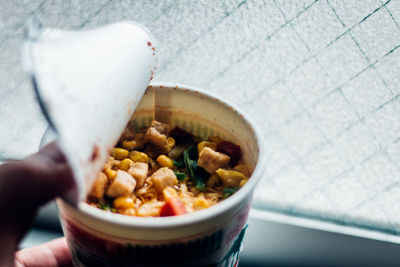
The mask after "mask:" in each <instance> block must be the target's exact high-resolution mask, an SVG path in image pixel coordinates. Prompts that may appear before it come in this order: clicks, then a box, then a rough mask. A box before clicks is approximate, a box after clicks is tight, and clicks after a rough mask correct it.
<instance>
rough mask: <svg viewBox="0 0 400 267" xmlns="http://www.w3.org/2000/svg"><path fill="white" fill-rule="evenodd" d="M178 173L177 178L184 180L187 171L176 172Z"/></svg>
mask: <svg viewBox="0 0 400 267" xmlns="http://www.w3.org/2000/svg"><path fill="white" fill-rule="evenodd" d="M174 173H175V175H176V178H178V180H179V181H183V180H185V178H186V173H183V172H174Z"/></svg>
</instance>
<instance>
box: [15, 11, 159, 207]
mask: <svg viewBox="0 0 400 267" xmlns="http://www.w3.org/2000/svg"><path fill="white" fill-rule="evenodd" d="M22 59H23V64H24V66H25V68H26V70H27V71H28V73H29V74H30V75H31V78H32V83H33V87H34V90H35V92H36V94H37V97H38V100H39V103H40V106H41V109H42V111H43V113H44V115H45V116H46V118H47V120H48V122H49V124H50V127H51V128H52V129H53V130H54V132H55V133H56V136H57V137H56V140H57V142H58V144H59V146H60V148H61V149H62V151H63V152H64V154H65V156H66V159H67V161H68V163H69V164H70V166H71V169H72V172H73V175H74V179H75V182H76V185H77V186H76V188H75V189H73V190H71V191H69V192H67V193H66V194H65V195H64V196H63V198H64V199H65V200H66V201H68V202H69V203H71V204H77V203H78V202H79V201H82V200H84V199H85V198H86V195H87V193H88V190H90V189H91V187H92V185H93V183H94V181H95V178H96V175H97V173H98V172H99V171H100V170H101V169H102V166H103V164H104V163H105V161H106V160H107V158H108V156H109V153H110V151H111V149H112V148H113V147H114V145H115V144H116V143H117V142H118V139H119V137H120V135H121V133H122V131H123V130H124V128H125V127H126V125H127V123H128V121H129V119H130V117H131V116H132V114H133V112H134V110H135V108H136V105H137V103H138V102H139V101H140V99H141V97H142V95H143V93H144V91H145V89H146V87H147V86H148V84H149V82H150V80H151V78H152V76H153V72H154V70H155V69H156V64H157V50H156V48H155V41H154V39H153V37H152V36H151V34H150V33H149V31H148V30H147V29H145V28H144V27H143V26H141V25H139V24H136V23H134V22H130V21H127V22H119V23H115V24H111V25H107V26H104V27H100V28H97V29H93V30H87V31H64V30H58V29H45V28H43V27H42V26H41V25H40V23H38V22H37V21H36V20H34V19H32V20H30V21H29V22H28V23H27V30H26V34H25V42H24V47H23V53H22ZM55 179H56V177H55Z"/></svg>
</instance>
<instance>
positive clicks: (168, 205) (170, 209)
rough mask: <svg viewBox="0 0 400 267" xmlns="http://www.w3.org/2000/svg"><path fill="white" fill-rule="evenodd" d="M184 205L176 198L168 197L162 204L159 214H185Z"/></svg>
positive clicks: (164, 215) (162, 215)
mask: <svg viewBox="0 0 400 267" xmlns="http://www.w3.org/2000/svg"><path fill="white" fill-rule="evenodd" d="M186 213H187V211H186V208H185V205H183V203H182V201H180V200H179V199H177V198H174V197H173V198H170V199H168V200H167V202H165V204H164V206H162V207H161V210H160V216H161V217H166V216H176V215H182V214H186Z"/></svg>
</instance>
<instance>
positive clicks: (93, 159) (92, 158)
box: [90, 145, 100, 162]
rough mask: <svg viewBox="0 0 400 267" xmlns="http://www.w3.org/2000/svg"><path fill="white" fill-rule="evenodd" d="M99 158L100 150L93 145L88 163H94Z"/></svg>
mask: <svg viewBox="0 0 400 267" xmlns="http://www.w3.org/2000/svg"><path fill="white" fill-rule="evenodd" d="M99 156H100V148H99V147H98V146H97V145H94V146H93V152H92V155H91V156H90V161H91V162H93V161H95V160H96V159H97V158H98V157H99Z"/></svg>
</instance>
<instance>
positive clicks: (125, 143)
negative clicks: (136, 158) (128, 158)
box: [122, 140, 136, 150]
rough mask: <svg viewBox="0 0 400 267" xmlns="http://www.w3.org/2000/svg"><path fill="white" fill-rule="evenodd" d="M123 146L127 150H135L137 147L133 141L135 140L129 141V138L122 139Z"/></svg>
mask: <svg viewBox="0 0 400 267" xmlns="http://www.w3.org/2000/svg"><path fill="white" fill-rule="evenodd" d="M122 147H123V148H125V149H127V150H134V149H135V147H136V142H135V141H133V140H131V141H128V140H125V141H122Z"/></svg>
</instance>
